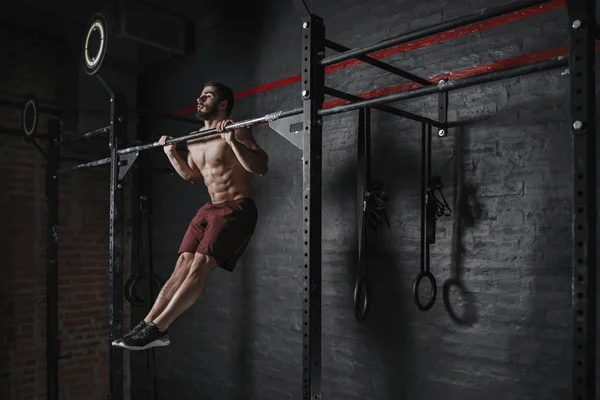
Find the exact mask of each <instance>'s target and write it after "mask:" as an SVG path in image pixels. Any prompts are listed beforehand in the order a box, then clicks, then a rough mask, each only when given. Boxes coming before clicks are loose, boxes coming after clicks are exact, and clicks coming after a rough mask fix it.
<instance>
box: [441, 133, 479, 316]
mask: <svg viewBox="0 0 600 400" xmlns="http://www.w3.org/2000/svg"><path fill="white" fill-rule="evenodd" d="M454 135H455V139H454V205H453V207H452V210H453V216H452V250H451V251H452V266H451V271H450V277H449V278H448V279H447V280H446V281H444V282H443V285H442V288H441V289H442V293H441V294H442V299H443V302H444V306H445V308H446V311H447V312H448V315H449V316H450V318H451V319H452V320H453V321H454V322H455V323H456V324H458V325H462V326H473V324H475V323H476V322H477V309H476V302H477V300H476V298H475V295H474V293H473V292H470V291H469V290H468V287H467V285H466V283H465V282H464V280H463V278H462V275H463V274H462V272H463V254H464V251H465V249H464V245H463V241H462V239H463V235H464V233H465V231H466V230H467V229H469V228H472V227H474V226H475V225H476V224H477V222H478V221H480V219H481V216H482V211H483V206H482V205H481V204H480V203H479V202H478V200H477V188H476V186H475V185H474V184H472V183H470V182H465V178H464V152H463V150H464V149H468V148H469V135H468V132H467V130H466V129H460V128H459V129H456V132H455V133H454Z"/></svg>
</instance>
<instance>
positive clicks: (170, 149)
mask: <svg viewBox="0 0 600 400" xmlns="http://www.w3.org/2000/svg"><path fill="white" fill-rule="evenodd" d="M168 139H171V137H170V136H163V137H161V138H160V140H159V143H160V144H162V145H163V146H164V144H165V142H166V141H167V140H168ZM164 151H165V154H166V155H167V158H168V159H169V162H170V163H171V165H172V166H173V168H174V169H175V171H177V173H178V174H179V176H181V177H182V178H183V179H185V180H186V181H196V180H198V179H199V178H201V177H202V174H201V173H200V170H199V169H198V167H197V166H196V164H194V160H193V159H192V154H191V153H188V155H187V161H186V160H184V159H183V157H181V155H179V153H178V152H177V150H176V145H174V144H172V145H167V146H164Z"/></svg>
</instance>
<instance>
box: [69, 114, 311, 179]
mask: <svg viewBox="0 0 600 400" xmlns="http://www.w3.org/2000/svg"><path fill="white" fill-rule="evenodd" d="M302 112H303V109H302V108H294V109H292V110H287V111H277V112H274V113H271V114H267V115H265V116H262V117H258V118H253V119H249V120H245V121H240V122H236V123H235V124H231V125H228V126H226V127H225V130H224V131H232V130H234V129H239V128H244V127H250V126H254V125H258V124H261V123H265V122H270V121H275V120H276V119H279V118H285V117H290V116H292V115H298V114H302ZM215 133H217V130H216V128H213V129H209V130H206V131H193V132H191V133H189V134H187V135H185V136H181V137H178V138H174V139H170V140H167V141H166V143H165V144H167V145H168V144H175V143H180V142H187V141H189V140H192V139H197V138H201V137H205V136H210V135H214V134H215ZM157 147H162V146H161V145H160V144H159V143H158V142H154V143H148V144H143V145H139V146H134V147H129V148H125V149H121V150H119V151H117V155H123V154H129V153H133V152H136V151H144V150H150V149H154V148H157ZM110 162H111V159H110V157H108V158H103V159H101V160H97V161H92V162H88V163H84V164H79V165H76V166H74V167H70V168H64V169H61V170H59V171H58V172H59V173H65V172H71V171H76V170H78V169H83V168H90V167H97V166H100V165H105V164H109V163H110Z"/></svg>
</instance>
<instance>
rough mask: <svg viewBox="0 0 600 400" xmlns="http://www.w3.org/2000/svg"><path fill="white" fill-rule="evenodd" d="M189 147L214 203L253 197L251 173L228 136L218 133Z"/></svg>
mask: <svg viewBox="0 0 600 400" xmlns="http://www.w3.org/2000/svg"><path fill="white" fill-rule="evenodd" d="M188 148H189V151H190V152H191V153H192V157H193V159H194V163H195V164H196V165H197V166H198V168H199V169H200V172H201V173H202V176H203V177H204V184H205V185H206V188H207V189H208V193H209V195H210V198H211V201H212V202H213V203H220V202H224V201H231V200H235V199H237V198H240V197H251V195H252V194H251V190H250V179H249V178H250V174H249V173H248V171H246V169H245V168H244V167H243V166H242V165H241V164H240V163H239V161H238V160H237V157H236V156H235V153H234V152H233V150H232V149H231V147H230V146H229V145H228V144H227V143H226V142H225V140H223V139H222V138H221V137H217V138H215V139H211V140H208V141H204V142H199V143H193V144H190V145H188Z"/></svg>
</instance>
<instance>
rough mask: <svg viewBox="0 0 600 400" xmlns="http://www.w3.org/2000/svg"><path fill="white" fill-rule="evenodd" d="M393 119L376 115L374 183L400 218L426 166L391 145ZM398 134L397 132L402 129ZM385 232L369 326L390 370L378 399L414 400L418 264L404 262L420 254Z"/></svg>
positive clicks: (373, 268)
mask: <svg viewBox="0 0 600 400" xmlns="http://www.w3.org/2000/svg"><path fill="white" fill-rule="evenodd" d="M392 119H397V117H394V116H390V115H388V114H384V113H381V112H373V113H372V121H371V135H372V136H371V160H372V162H371V179H372V180H375V179H376V180H379V181H381V182H382V184H383V188H384V190H385V192H386V193H387V195H388V207H386V210H387V212H388V215H392V213H393V214H394V215H395V216H399V215H402V214H403V213H404V212H403V210H402V209H396V210H394V203H395V204H399V201H400V199H402V198H404V197H407V198H408V197H414V196H415V195H416V194H418V190H419V189H418V188H419V179H415V173H414V172H415V171H420V168H421V164H420V159H419V157H418V154H419V152H414V151H412V149H410V148H408V149H407V148H403V146H402V145H401V143H400V142H399V141H397V140H393V141H390V140H388V139H389V135H388V134H386V133H385V132H386V131H389V127H390V126H394V127H395V126H397V125H396V124H392V123H390V120H392ZM416 126H417V129H415V128H414V127H411V128H410V129H409V130H411V131H414V130H420V125H419V124H417V125H416ZM394 130H395V131H397V128H394ZM378 136H380V137H381V138H378ZM417 174H418V173H417ZM417 205H418V204H417ZM412 212H413V210H411V213H412ZM385 229H386V227H385V226H382V227H381V231H382V232H381V234H380V237H381V238H382V240H381V241H380V243H378V244H377V245H376V246H377V248H376V249H375V250H373V251H371V253H370V256H369V278H370V279H369V280H370V287H371V294H372V310H371V315H370V317H369V319H368V320H367V321H365V322H364V325H365V329H366V334H367V336H368V340H369V341H370V342H371V343H372V344H374V345H375V346H376V347H377V351H378V352H379V353H380V354H381V361H382V364H383V368H384V374H383V377H384V379H385V386H384V387H385V390H383V391H382V392H381V393H380V394H379V395H378V396H377V398H378V399H389V400H404V399H407V400H408V399H413V398H414V396H413V395H412V386H413V383H414V382H415V381H416V380H417V379H418V376H417V373H416V372H415V370H414V365H415V361H414V360H415V357H416V355H415V354H414V342H415V341H414V337H413V336H412V328H411V327H412V324H413V321H412V316H413V315H414V312H413V310H414V304H413V303H412V301H411V299H412V293H411V291H410V285H411V284H412V282H407V281H406V272H407V271H413V270H414V269H415V266H416V265H417V263H416V262H415V263H413V262H411V263H409V265H407V264H404V263H403V262H402V261H401V260H413V259H414V256H415V254H410V253H409V251H408V250H407V249H406V247H404V246H402V247H398V245H399V244H401V243H402V242H403V238H402V237H401V236H397V235H398V233H395V234H393V237H392V241H388V240H385V239H386V236H387V233H388V232H385ZM392 229H394V227H392ZM417 251H418V249H417ZM416 260H418V258H417V259H416Z"/></svg>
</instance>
